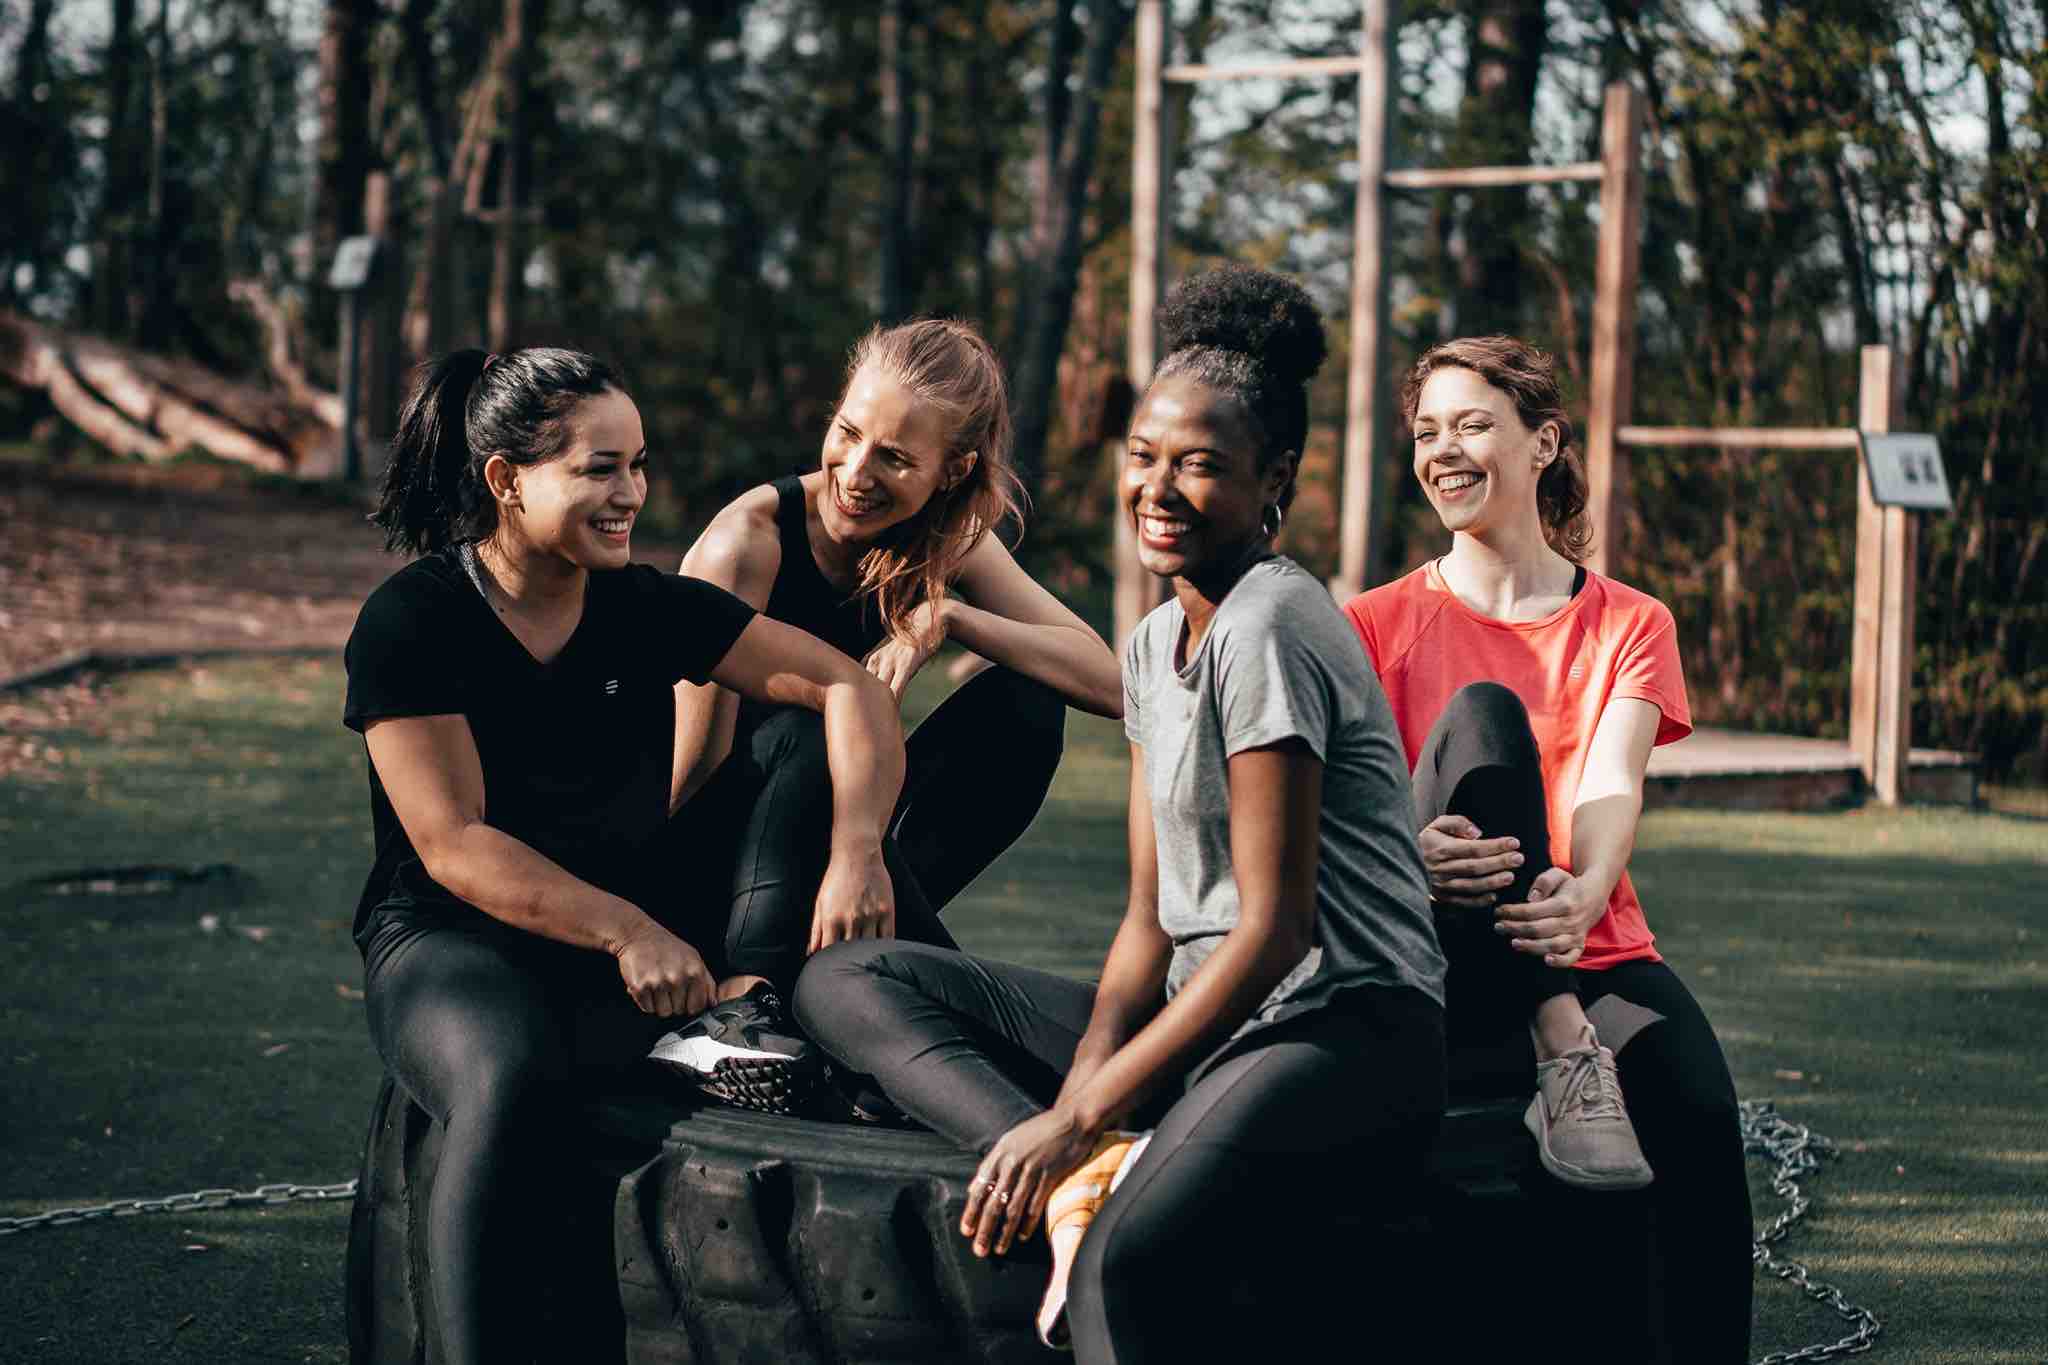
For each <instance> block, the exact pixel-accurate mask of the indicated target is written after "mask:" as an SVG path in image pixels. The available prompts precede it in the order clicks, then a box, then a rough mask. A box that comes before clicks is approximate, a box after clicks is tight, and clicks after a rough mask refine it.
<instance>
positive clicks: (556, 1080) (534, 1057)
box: [449, 1043, 569, 1128]
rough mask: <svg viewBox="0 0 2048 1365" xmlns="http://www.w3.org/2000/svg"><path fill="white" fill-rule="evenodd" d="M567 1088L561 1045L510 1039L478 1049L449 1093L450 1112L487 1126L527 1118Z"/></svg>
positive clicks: (550, 1104)
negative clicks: (537, 1043) (522, 1042)
mask: <svg viewBox="0 0 2048 1365" xmlns="http://www.w3.org/2000/svg"><path fill="white" fill-rule="evenodd" d="M568 1088H569V1065H568V1060H567V1058H565V1057H564V1056H563V1055H562V1054H561V1052H560V1050H559V1049H556V1048H550V1047H544V1046H530V1045H522V1044H517V1043H513V1044H510V1045H506V1044H502V1043H501V1044H500V1045H498V1046H487V1047H481V1048H478V1049H476V1052H475V1055H474V1058H473V1060H472V1061H471V1062H470V1063H469V1064H468V1065H467V1066H465V1067H464V1068H463V1069H462V1071H461V1080H460V1081H459V1083H458V1084H457V1085H456V1086H455V1088H454V1091H453V1094H452V1096H451V1098H452V1101H453V1109H454V1111H455V1112H454V1113H452V1114H450V1115H449V1117H450V1118H451V1119H455V1118H458V1117H459V1118H461V1119H462V1120H463V1121H465V1122H467V1123H472V1124H480V1125H483V1126H485V1127H488V1128H502V1127H506V1126H508V1125H513V1124H517V1123H521V1122H524V1121H526V1120H527V1119H528V1118H529V1117H531V1116H532V1115H534V1114H537V1113H545V1112H547V1111H549V1110H550V1109H552V1108H553V1107H555V1106H556V1105H557V1104H558V1103H559V1101H560V1099H561V1097H562V1095H563V1094H564V1092H566V1091H567V1089H568Z"/></svg>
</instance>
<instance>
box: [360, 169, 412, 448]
mask: <svg viewBox="0 0 2048 1365" xmlns="http://www.w3.org/2000/svg"><path fill="white" fill-rule="evenodd" d="M394 216H395V210H394V206H393V204H392V184H391V172H390V171H389V170H387V169H384V168H383V167H379V168H378V169H376V170H373V171H371V172H370V173H369V175H367V176H365V177H364V180H363V231H364V232H366V233H368V234H369V235H370V236H372V237H375V238H376V239H377V266H376V270H375V271H374V272H373V273H372V275H371V276H370V286H369V290H368V292H367V294H366V297H365V298H364V301H363V302H364V305H365V306H364V317H363V324H364V326H363V341H362V347H363V397H362V405H363V417H364V426H365V428H366V429H367V430H368V431H369V434H370V438H371V441H372V443H373V444H374V445H376V446H377V447H379V448H380V449H381V447H382V445H383V443H384V440H385V439H386V438H388V437H389V436H390V435H391V433H392V432H393V431H394V430H396V429H397V426H398V400H399V374H398V370H399V366H398V305H399V302H400V300H399V289H400V287H401V286H402V284H403V281H404V280H405V262H404V260H403V259H402V258H401V257H400V256H399V254H398V239H397V234H396V232H394V230H393V218H394ZM371 472H372V473H373V474H374V473H376V472H378V471H376V470H372V471H371Z"/></svg>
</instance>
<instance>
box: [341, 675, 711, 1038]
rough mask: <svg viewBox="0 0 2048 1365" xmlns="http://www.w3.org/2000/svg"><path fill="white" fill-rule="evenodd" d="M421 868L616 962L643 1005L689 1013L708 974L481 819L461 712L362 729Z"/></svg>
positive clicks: (626, 908) (685, 951) (705, 990)
mask: <svg viewBox="0 0 2048 1365" xmlns="http://www.w3.org/2000/svg"><path fill="white" fill-rule="evenodd" d="M363 737H364V740H365V741H366V742H367V744H368V745H369V750H370V762H371V763H373V764H375V765H376V769H377V776H378V778H379V780H381V781H382V782H383V784H384V791H385V794H386V795H387V796H388V797H389V798H390V800H391V808H392V810H393V812H394V813H396V814H397V816H398V823H399V824H400V825H401V826H403V827H404V829H405V833H406V837H407V838H408V839H410V840H411V841H412V846H413V850H414V851H415V852H417V853H418V854H419V855H420V862H421V863H422V864H423V865H424V866H425V868H426V870H427V875H428V876H430V877H432V878H433V879H434V880H435V881H437V882H439V883H440V884H441V885H442V886H443V887H445V888H447V889H448V891H450V892H451V893H452V894H454V895H456V896H459V897H461V898H462V899H463V900H465V901H467V902H469V903H470V904H471V905H473V906H475V907H476V908H477V909H479V910H481V911H483V912H484V913H485V914H487V915H489V916H491V917H492V918H493V919H498V920H503V921H504V922H505V923H507V924H509V925H512V926H513V927H514V928H518V929H524V930H526V931H527V932H528V933H533V934H539V935H541V936H542V937H544V938H551V939H554V940H556V941H558V942H561V943H568V944H573V945H575V946H576V947H579V948H597V949H602V950H603V951H605V952H607V953H610V954H611V955H612V956H613V957H615V958H617V959H618V960H619V974H620V976H621V977H622V978H623V979H624V983H625V987H626V990H627V992H628V994H630V995H631V996H632V997H633V999H634V1002H635V1003H637V1004H638V1005H639V1006H640V1008H641V1009H643V1010H646V1011H648V1012H649V1013H651V1014H658V1015H674V1014H694V1013H696V1012H697V1011H699V1010H702V1009H706V1008H708V1007H709V1006H710V1004H711V995H712V981H711V978H710V975H709V973H708V972H707V971H706V970H705V967H704V961H703V959H702V958H701V957H699V956H698V954H697V952H696V950H695V949H693V948H691V947H690V946H689V945H688V944H686V943H684V942H683V941H682V940H681V939H678V938H676V937H675V936H674V935H672V934H670V933H669V932H668V931H667V930H665V929H663V928H662V927H661V926H660V925H658V924H656V923H655V922H654V920H652V919H650V918H649V917H648V916H647V914H646V913H645V912H643V911H642V910H641V909H640V908H639V907H638V906H636V905H634V904H633V903H632V902H630V901H627V900H624V899H622V898H620V897H618V896H614V895H613V894H611V893H610V892H609V891H604V890H601V889H600V888H598V887H595V886H592V885H591V884H590V883H589V882H586V881H583V880H582V879H580V878H578V877H575V876H572V875H571V874H570V873H569V872H568V871H566V870H565V869H564V868H562V867H561V866H560V865H559V864H558V863H555V862H554V861H552V860H551V859H549V858H546V857H544V856H542V855H541V854H540V853H538V852H536V851H535V850H534V849H533V848H532V847H531V846H529V845H527V844H525V843H523V842H521V841H520V840H518V839H515V838H513V837H512V836H511V835H509V834H507V833H505V832H504V831H503V830H500V829H496V828H494V827H493V826H491V825H490V824H488V823H486V821H485V818H484V775H483V764H482V761H481V760H480V759H479V758H478V757H477V751H476V740H475V738H474V736H472V735H471V733H470V729H469V722H468V721H467V720H465V719H464V718H463V717H461V716H459V715H446V716H406V717H399V718H394V719H389V720H380V721H374V722H372V723H371V724H370V725H369V726H368V728H367V729H365V731H364V732H363Z"/></svg>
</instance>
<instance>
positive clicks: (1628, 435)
mask: <svg viewBox="0 0 2048 1365" xmlns="http://www.w3.org/2000/svg"><path fill="white" fill-rule="evenodd" d="M1614 434H1615V437H1616V439H1618V440H1619V441H1620V442H1621V443H1622V444H1623V445H1625V446H1721V447H1723V448H1726V447H1731V446H1733V447H1748V448H1752V449H1757V450H1854V449H1856V448H1857V434H1856V428H1854V427H1622V428H1621V429H1620V430H1618V431H1616V432H1615V433H1614Z"/></svg>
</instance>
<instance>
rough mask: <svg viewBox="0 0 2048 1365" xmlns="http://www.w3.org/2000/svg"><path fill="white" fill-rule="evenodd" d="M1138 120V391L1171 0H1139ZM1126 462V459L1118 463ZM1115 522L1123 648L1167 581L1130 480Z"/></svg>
mask: <svg viewBox="0 0 2048 1365" xmlns="http://www.w3.org/2000/svg"><path fill="white" fill-rule="evenodd" d="M1136 22H1137V121H1136V127H1135V129H1134V131H1133V134H1132V138H1131V317H1130V325H1129V331H1128V332H1127V334H1126V338H1125V342H1124V354H1125V361H1124V364H1125V367H1126V369H1127V370H1128V371H1129V374H1130V379H1131V388H1132V390H1133V391H1134V392H1136V393H1137V394H1139V395H1141V396H1142V395H1143V394H1144V392H1145V386H1146V385H1147V384H1149V383H1151V382H1152V370H1153V367H1154V366H1155V365H1156V364H1157V363H1158V351H1159V323H1158V316H1157V315H1158V312H1159V294H1160V288H1161V285H1162V283H1163V280H1164V272H1165V265H1166V226H1167V219H1166V212H1165V203H1164V201H1165V198H1166V164H1165V160H1164V157H1165V147H1166V100H1165V98H1164V94H1165V87H1164V83H1163V82H1162V81H1161V79H1160V71H1161V67H1162V65H1163V64H1164V61H1165V56H1166V2H1165V0H1139V3H1138V14H1137V20H1136ZM1119 469H1121V465H1119ZM1110 488H1111V494H1110V496H1111V499H1112V503H1113V505H1112V508H1111V515H1110V523H1111V525H1113V526H1114V527H1115V528H1116V529H1115V533H1114V534H1115V547H1114V554H1115V559H1116V576H1115V587H1114V593H1113V596H1114V602H1115V612H1116V648H1117V651H1118V653H1119V654H1121V653H1122V650H1123V645H1124V641H1126V640H1128V639H1130V638H1131V632H1132V631H1133V630H1136V629H1137V627H1138V622H1139V621H1140V620H1142V619H1143V618H1144V615H1145V613H1146V612H1148V611H1150V610H1151V609H1152V607H1153V606H1154V605H1155V604H1156V603H1157V602H1158V601H1159V600H1160V591H1161V585H1160V584H1158V583H1157V581H1156V580H1155V579H1154V578H1153V576H1152V575H1151V574H1149V573H1147V572H1146V571H1145V566H1144V565H1142V564H1140V563H1139V562H1138V536H1137V532H1136V530H1135V529H1134V528H1133V527H1132V526H1131V519H1130V517H1129V516H1128V515H1127V514H1126V513H1125V511H1124V506H1123V497H1122V490H1123V480H1122V478H1121V477H1119V478H1115V479H1112V480H1111V481H1110Z"/></svg>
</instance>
